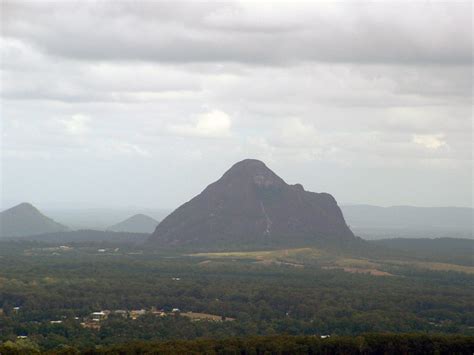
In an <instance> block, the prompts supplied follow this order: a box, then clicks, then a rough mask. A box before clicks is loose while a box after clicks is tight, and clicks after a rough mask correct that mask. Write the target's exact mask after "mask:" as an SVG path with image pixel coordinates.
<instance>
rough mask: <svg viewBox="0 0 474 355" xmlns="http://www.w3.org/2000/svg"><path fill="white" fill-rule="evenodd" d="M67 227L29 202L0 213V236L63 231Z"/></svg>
mask: <svg viewBox="0 0 474 355" xmlns="http://www.w3.org/2000/svg"><path fill="white" fill-rule="evenodd" d="M67 230H68V228H67V227H66V226H63V225H62V224H59V223H57V222H55V221H54V220H52V219H51V218H49V217H46V216H45V215H43V214H42V213H41V212H40V211H39V210H38V209H37V208H36V207H34V206H33V205H31V204H29V203H21V204H19V205H17V206H15V207H12V208H10V209H8V210H5V211H3V212H1V213H0V237H2V238H5V237H19V236H28V235H37V234H43V233H55V232H64V231H67Z"/></svg>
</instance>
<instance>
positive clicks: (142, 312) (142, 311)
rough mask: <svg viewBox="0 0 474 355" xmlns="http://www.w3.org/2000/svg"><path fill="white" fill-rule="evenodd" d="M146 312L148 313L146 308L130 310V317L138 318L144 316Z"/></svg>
mask: <svg viewBox="0 0 474 355" xmlns="http://www.w3.org/2000/svg"><path fill="white" fill-rule="evenodd" d="M145 314H146V310H145V309H136V310H133V311H130V318H132V319H137V318H138V317H141V316H144V315H145Z"/></svg>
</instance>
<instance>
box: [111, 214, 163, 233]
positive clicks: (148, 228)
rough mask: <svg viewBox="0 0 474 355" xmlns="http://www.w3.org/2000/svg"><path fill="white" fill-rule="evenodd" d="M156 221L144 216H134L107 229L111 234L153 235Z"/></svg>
mask: <svg viewBox="0 0 474 355" xmlns="http://www.w3.org/2000/svg"><path fill="white" fill-rule="evenodd" d="M157 225H158V221H157V220H155V219H153V218H151V217H150V216H147V215H144V214H136V215H134V216H132V217H130V218H127V219H126V220H125V221H122V222H120V223H117V224H114V225H113V226H110V227H109V228H107V230H109V231H113V232H130V233H153V231H154V230H155V228H156V226H157Z"/></svg>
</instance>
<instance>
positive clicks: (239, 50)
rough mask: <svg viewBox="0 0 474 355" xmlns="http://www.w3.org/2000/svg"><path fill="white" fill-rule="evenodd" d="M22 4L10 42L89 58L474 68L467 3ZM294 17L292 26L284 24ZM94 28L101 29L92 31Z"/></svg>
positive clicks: (9, 28) (11, 11)
mask: <svg viewBox="0 0 474 355" xmlns="http://www.w3.org/2000/svg"><path fill="white" fill-rule="evenodd" d="M134 4H135V5H134ZM22 5H24V4H20V7H21V9H17V8H16V7H15V5H13V4H12V3H10V4H9V5H8V6H7V11H6V16H4V17H5V19H6V21H5V24H4V26H3V32H4V35H6V36H8V37H12V38H21V39H22V40H25V41H29V42H31V43H32V44H34V45H36V46H38V47H39V48H42V49H44V50H46V51H48V52H50V53H52V54H54V55H58V56H62V57H67V58H74V59H80V60H121V61H124V60H132V61H133V60H138V61H152V62H172V63H187V62H241V63H247V64H251V63H255V64H274V65H282V64H295V63H299V62H305V61H322V62H341V63H347V62H352V63H392V64H396V63H398V64H410V63H427V64H436V63H438V64H444V65H456V64H468V63H471V61H472V51H471V48H472V31H471V18H470V5H469V4H463V3H453V4H450V6H447V5H446V4H443V3H438V4H434V5H429V4H422V3H414V4H409V3H401V4H398V5H395V4H388V3H387V4H377V3H372V4H368V5H358V6H346V7H343V6H339V7H338V6H334V5H333V6H330V5H324V4H319V5H313V6H310V5H309V4H300V6H297V5H294V6H293V7H288V8H283V9H282V10H281V11H279V12H278V11H277V12H272V11H270V9H267V8H263V7H261V8H258V7H256V9H254V8H252V7H249V6H248V5H247V6H243V5H242V4H239V3H228V4H227V5H226V6H223V5H219V4H215V6H214V7H213V6H211V5H210V4H204V5H203V6H197V5H190V4H189V3H177V4H171V3H169V2H165V3H161V2H141V3H131V2H130V3H129V2H125V3H124V4H122V5H117V6H114V5H112V4H111V3H99V4H97V3H87V5H88V6H78V5H77V4H76V3H62V4H60V3H56V4H53V5H49V6H51V7H53V8H54V11H52V13H48V12H46V11H40V12H36V11H35V10H36V7H33V9H31V8H30V7H26V6H22ZM277 8H278V7H277ZM266 12H270V14H271V15H270V16H265V13H266ZM272 15H273V17H272ZM285 18H290V20H289V21H286V23H285V21H279V20H281V19H285ZM298 21H300V22H298ZM280 22H282V23H280ZM89 28H91V29H94V30H93V31H88V30H85V29H89Z"/></svg>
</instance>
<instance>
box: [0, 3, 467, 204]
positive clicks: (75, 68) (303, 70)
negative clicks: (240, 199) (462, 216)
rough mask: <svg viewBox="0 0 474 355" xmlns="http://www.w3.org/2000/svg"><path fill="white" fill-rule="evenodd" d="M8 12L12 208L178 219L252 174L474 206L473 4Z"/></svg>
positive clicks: (5, 150)
mask: <svg viewBox="0 0 474 355" xmlns="http://www.w3.org/2000/svg"><path fill="white" fill-rule="evenodd" d="M1 4H2V5H1V6H2V8H1V10H2V13H1V20H2V37H1V42H0V48H1V55H2V63H1V74H2V77H1V84H2V85H1V100H2V102H1V124H2V136H1V137H2V138H1V139H2V171H1V182H2V205H3V207H4V208H5V207H9V206H11V205H12V204H15V203H18V202H22V201H29V202H32V203H34V204H36V205H37V206H38V207H40V208H42V207H43V208H45V207H48V208H49V207H81V208H82V207H87V206H90V207H117V208H122V207H129V206H140V207H155V208H160V207H164V208H174V207H177V206H178V205H179V204H181V203H182V202H184V201H187V200H189V199H190V198H191V197H193V196H194V195H195V194H197V193H199V192H200V191H201V190H202V189H203V188H204V187H205V186H206V185H208V184H209V183H211V182H212V181H214V180H216V179H217V178H219V177H220V176H221V175H222V174H223V173H224V172H225V170H227V169H228V168H229V167H230V166H231V165H232V164H233V163H235V162H236V161H239V160H241V159H244V158H257V159H261V160H263V161H264V162H265V163H266V164H267V165H268V166H269V167H270V168H272V169H273V170H274V171H275V172H276V173H277V174H279V175H280V176H281V177H282V178H283V179H285V180H286V181H287V182H288V183H297V182H299V183H302V184H303V185H304V186H305V188H306V189H307V190H311V191H315V192H322V191H325V192H329V193H331V194H333V195H334V196H335V198H336V199H337V200H338V201H339V203H368V204H376V205H383V206H387V205H400V204H403V205H417V206H444V205H450V206H472V197H473V195H472V190H473V186H472V184H473V180H472V141H473V127H472V16H473V15H472V6H471V4H470V2H464V3H462V2H454V1H451V2H448V1H446V2H442V3H441V2H432V3H429V2H416V3H414V2H411V1H398V2H370V3H369V2H346V3H341V2H339V3H337V4H335V3H334V4H331V3H314V2H313V3H312V4H311V3H306V4H305V3H302V2H300V3H294V2H293V4H290V3H289V2H288V3H287V4H285V3H279V4H278V5H273V6H269V3H263V2H261V3H260V4H255V3H252V2H220V3H217V2H209V3H196V2H177V1H172V2H158V1H130V2H125V1H98V2H85V1H69V2H67V1H61V2H57V3H54V2H41V1H36V2H34V1H28V2H27V1H24V2H21V1H11V2H8V1H2V2H1Z"/></svg>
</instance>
